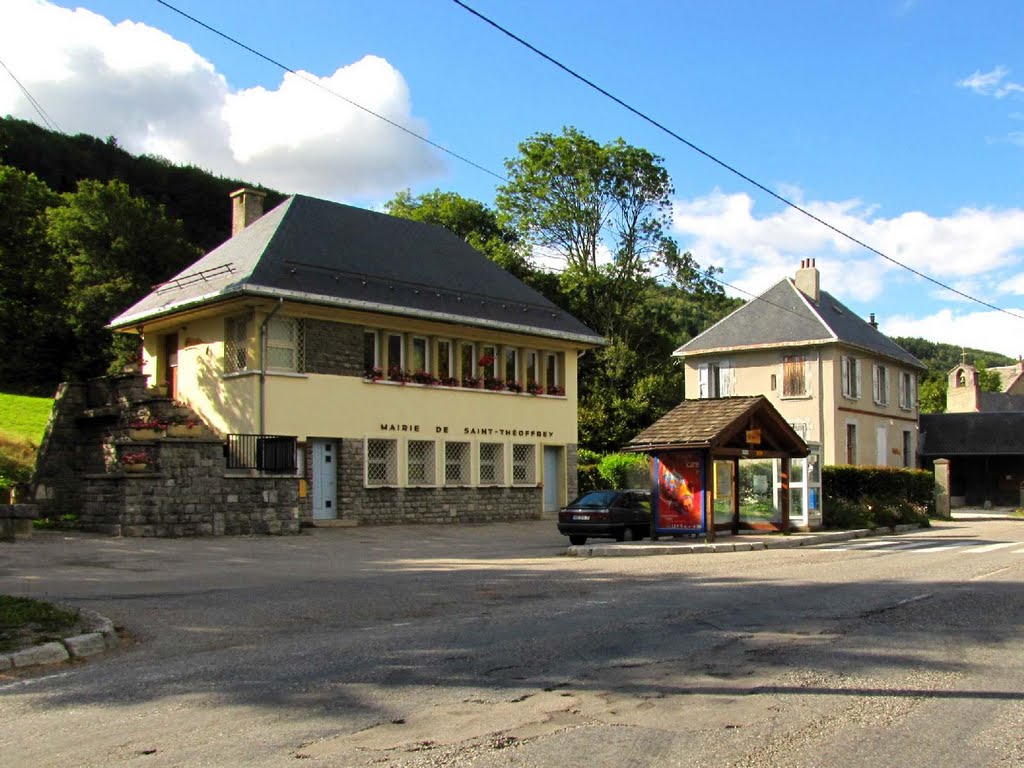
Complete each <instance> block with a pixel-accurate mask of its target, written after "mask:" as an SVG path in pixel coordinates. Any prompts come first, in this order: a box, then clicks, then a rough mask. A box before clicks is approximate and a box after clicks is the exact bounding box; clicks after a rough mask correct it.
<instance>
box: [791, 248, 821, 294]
mask: <svg viewBox="0 0 1024 768" xmlns="http://www.w3.org/2000/svg"><path fill="white" fill-rule="evenodd" d="M796 287H797V289H798V290H799V291H800V292H801V293H803V294H805V295H806V296H807V298H809V299H810V300H811V301H813V302H814V303H815V304H817V303H818V301H819V300H820V299H821V278H820V276H819V275H818V268H817V267H816V266H814V259H803V260H801V262H800V269H798V270H797V271H796Z"/></svg>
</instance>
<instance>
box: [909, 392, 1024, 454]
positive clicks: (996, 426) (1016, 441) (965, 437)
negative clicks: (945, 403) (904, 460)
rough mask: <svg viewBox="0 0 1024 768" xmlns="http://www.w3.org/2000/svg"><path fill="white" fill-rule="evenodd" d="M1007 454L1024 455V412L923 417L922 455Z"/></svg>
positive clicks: (938, 414) (939, 414)
mask: <svg viewBox="0 0 1024 768" xmlns="http://www.w3.org/2000/svg"><path fill="white" fill-rule="evenodd" d="M989 394H990V393H989ZM1006 454H1011V455H1012V454H1016V455H1024V411H1010V412H1008V411H1004V412H995V413H922V414H921V455H922V456H927V457H928V458H933V459H938V458H949V457H951V456H985V455H989V456H995V455H1006Z"/></svg>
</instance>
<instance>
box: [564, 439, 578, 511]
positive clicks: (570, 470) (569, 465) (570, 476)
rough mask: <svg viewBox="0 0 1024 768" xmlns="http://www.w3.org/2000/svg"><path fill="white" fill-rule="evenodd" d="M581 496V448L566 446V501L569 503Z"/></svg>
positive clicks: (571, 445) (574, 445)
mask: <svg viewBox="0 0 1024 768" xmlns="http://www.w3.org/2000/svg"><path fill="white" fill-rule="evenodd" d="M579 495H580V475H579V446H577V445H576V443H572V444H570V445H567V446H565V501H566V503H569V502H570V501H572V500H573V499H575V498H576V497H577V496H579Z"/></svg>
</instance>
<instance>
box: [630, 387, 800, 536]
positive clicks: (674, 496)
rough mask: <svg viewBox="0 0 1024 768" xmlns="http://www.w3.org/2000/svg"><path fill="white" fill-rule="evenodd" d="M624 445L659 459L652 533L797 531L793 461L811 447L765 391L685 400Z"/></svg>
mask: <svg viewBox="0 0 1024 768" xmlns="http://www.w3.org/2000/svg"><path fill="white" fill-rule="evenodd" d="M623 450H625V451H630V452H635V453H646V454H649V455H650V456H651V457H652V459H653V461H652V462H651V500H652V523H651V536H652V538H656V537H657V536H659V535H680V534H704V535H705V536H706V537H707V538H708V539H709V540H713V539H714V537H715V531H716V530H718V531H731V532H733V533H739V531H740V530H741V529H744V528H746V529H755V530H779V531H788V530H790V504H791V501H790V496H791V489H790V481H791V462H792V460H794V459H804V458H806V457H807V456H808V455H809V454H810V449H809V448H808V446H807V444H806V443H805V442H804V441H803V439H802V438H801V437H800V435H798V434H797V433H796V431H795V430H794V429H793V427H791V426H790V425H789V423H788V422H786V420H785V419H784V418H783V417H782V415H781V414H780V413H779V412H778V411H777V410H776V409H775V406H773V405H772V404H771V402H770V401H769V400H768V398H766V397H764V396H763V395H758V396H755V397H722V398H713V399H701V400H684V401H683V402H682V403H680V404H679V405H678V406H676V407H675V408H673V409H672V410H671V411H669V412H668V413H667V414H665V415H664V416H663V417H662V418H660V419H659V420H658V421H657V422H655V423H654V424H652V425H651V426H650V427H648V428H647V429H645V430H644V431H643V432H641V433H640V434H639V435H637V436H636V437H634V438H633V439H632V440H630V441H629V443H627V444H626V446H625V447H624V448H623ZM765 467H767V470H765V469H764V468H765ZM766 472H767V474H766Z"/></svg>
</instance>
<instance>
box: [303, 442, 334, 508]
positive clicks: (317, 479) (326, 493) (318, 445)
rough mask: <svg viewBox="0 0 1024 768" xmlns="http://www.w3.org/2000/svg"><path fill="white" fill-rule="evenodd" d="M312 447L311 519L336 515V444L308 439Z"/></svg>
mask: <svg viewBox="0 0 1024 768" xmlns="http://www.w3.org/2000/svg"><path fill="white" fill-rule="evenodd" d="M309 442H310V445H311V446H312V448H313V519H314V520H334V519H335V518H337V517H338V467H337V458H338V457H337V452H338V449H337V445H336V444H335V442H334V441H333V440H310V441H309Z"/></svg>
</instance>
